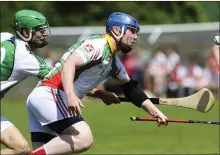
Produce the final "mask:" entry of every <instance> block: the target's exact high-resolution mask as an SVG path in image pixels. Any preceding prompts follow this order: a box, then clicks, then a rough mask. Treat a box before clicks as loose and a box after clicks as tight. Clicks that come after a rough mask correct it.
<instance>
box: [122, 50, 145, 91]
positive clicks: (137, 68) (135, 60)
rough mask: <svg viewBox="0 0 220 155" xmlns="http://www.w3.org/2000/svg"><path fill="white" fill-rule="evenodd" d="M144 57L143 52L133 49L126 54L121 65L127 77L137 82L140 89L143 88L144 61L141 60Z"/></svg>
mask: <svg viewBox="0 0 220 155" xmlns="http://www.w3.org/2000/svg"><path fill="white" fill-rule="evenodd" d="M144 57H145V54H144V52H142V51H140V49H139V48H137V49H133V50H132V52H130V53H128V55H126V56H125V57H124V59H123V64H124V66H125V68H126V70H127V72H128V75H129V76H131V77H132V78H133V79H134V80H137V81H138V82H139V84H140V86H141V87H143V83H144V67H145V64H146V60H145V59H143V58H144Z"/></svg>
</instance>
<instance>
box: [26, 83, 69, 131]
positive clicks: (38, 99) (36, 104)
mask: <svg viewBox="0 0 220 155" xmlns="http://www.w3.org/2000/svg"><path fill="white" fill-rule="evenodd" d="M27 112H28V121H29V129H30V132H45V133H49V134H52V135H57V134H56V133H55V132H53V131H52V130H50V129H49V128H48V127H47V126H45V125H47V124H50V123H53V122H56V121H58V120H62V119H65V118H68V117H71V115H70V112H69V110H68V107H67V102H66V94H65V92H64V91H62V90H59V89H53V88H50V87H47V86H40V87H36V88H35V89H34V90H33V91H32V92H31V93H30V95H29V96H28V99H27Z"/></svg>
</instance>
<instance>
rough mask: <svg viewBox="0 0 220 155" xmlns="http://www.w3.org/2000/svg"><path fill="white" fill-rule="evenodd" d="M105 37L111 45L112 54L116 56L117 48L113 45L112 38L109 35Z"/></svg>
mask: <svg viewBox="0 0 220 155" xmlns="http://www.w3.org/2000/svg"><path fill="white" fill-rule="evenodd" d="M104 37H105V38H106V40H107V42H108V44H109V47H110V49H111V54H112V55H113V54H115V53H116V46H115V45H114V44H113V43H112V41H111V36H110V35H109V34H105V35H104Z"/></svg>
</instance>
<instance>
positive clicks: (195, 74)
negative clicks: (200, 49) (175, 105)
mask: <svg viewBox="0 0 220 155" xmlns="http://www.w3.org/2000/svg"><path fill="white" fill-rule="evenodd" d="M202 76H203V70H202V68H201V67H200V66H199V65H197V64H196V63H195V62H192V63H191V64H190V67H189V70H188V72H187V76H186V77H185V78H184V79H183V80H182V81H181V86H182V87H183V96H189V95H192V94H193V93H195V92H196V91H197V89H198V83H199V82H200V80H201V79H202ZM183 96H182V97H183Z"/></svg>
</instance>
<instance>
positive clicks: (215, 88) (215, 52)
mask: <svg viewBox="0 0 220 155" xmlns="http://www.w3.org/2000/svg"><path fill="white" fill-rule="evenodd" d="M216 56H218V57H219V46H218V45H214V44H213V45H212V46H211V53H210V55H209V57H208V59H207V61H206V67H207V68H208V69H209V70H210V72H211V79H210V82H209V88H210V89H211V91H212V92H213V93H214V94H215V96H216V97H217V98H219V75H220V73H219V70H220V66H219V64H218V61H219V58H218V59H216Z"/></svg>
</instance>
